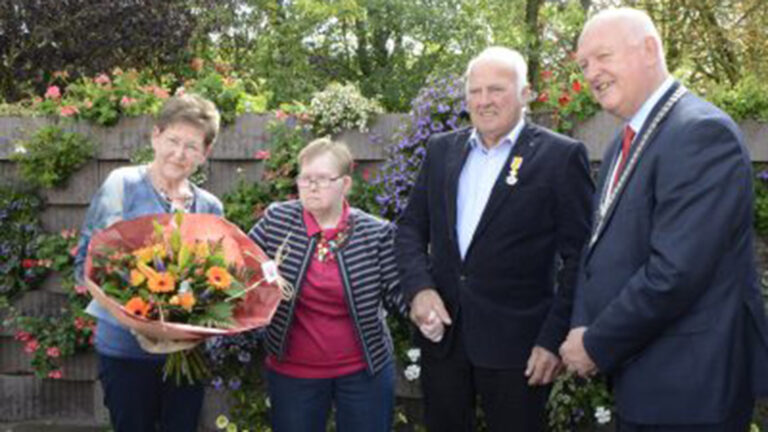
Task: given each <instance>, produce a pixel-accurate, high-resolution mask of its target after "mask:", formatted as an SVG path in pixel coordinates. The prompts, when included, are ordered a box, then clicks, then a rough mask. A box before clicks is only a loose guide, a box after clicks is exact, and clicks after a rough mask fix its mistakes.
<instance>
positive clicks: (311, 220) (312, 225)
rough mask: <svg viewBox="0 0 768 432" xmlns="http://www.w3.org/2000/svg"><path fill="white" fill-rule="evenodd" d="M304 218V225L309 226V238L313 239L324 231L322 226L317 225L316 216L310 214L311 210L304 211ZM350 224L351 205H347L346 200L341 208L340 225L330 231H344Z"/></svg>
mask: <svg viewBox="0 0 768 432" xmlns="http://www.w3.org/2000/svg"><path fill="white" fill-rule="evenodd" d="M302 216H303V217H304V224H305V225H306V226H307V236H309V237H312V236H314V235H316V234H317V233H319V232H320V231H323V227H321V226H320V224H318V223H317V220H316V219H315V216H314V215H313V214H312V213H310V212H309V210H307V209H303V210H302ZM348 222H349V203H347V200H344V203H343V204H342V207H341V219H339V223H338V224H336V227H334V228H330V229H331V230H334V231H339V230H342V229H344V228H345V227H346V226H347V223H348ZM326 229H328V228H326Z"/></svg>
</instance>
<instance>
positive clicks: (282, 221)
mask: <svg viewBox="0 0 768 432" xmlns="http://www.w3.org/2000/svg"><path fill="white" fill-rule="evenodd" d="M302 212H303V208H302V206H301V203H300V202H299V201H297V200H293V201H286V202H282V203H274V204H272V205H270V206H269V207H268V208H267V210H266V212H265V213H264V216H263V217H262V218H261V220H259V221H258V222H257V223H256V225H255V226H254V227H253V228H252V229H251V231H250V232H249V233H248V235H249V236H250V237H251V239H253V240H254V241H255V242H256V243H257V244H258V245H259V246H260V247H261V248H262V249H263V250H264V251H265V252H266V253H267V255H269V256H271V257H274V256H275V254H276V252H277V250H278V248H280V246H281V245H282V244H283V243H284V242H285V243H286V244H287V247H286V248H285V251H287V252H286V253H285V256H284V257H282V258H283V259H282V261H281V263H280V274H281V275H282V276H283V277H284V278H285V279H287V280H288V281H289V282H290V283H291V284H292V285H293V286H294V287H295V289H296V292H295V293H294V295H293V296H292V297H291V299H289V300H283V301H281V302H280V305H279V306H278V308H277V312H275V315H274V316H273V317H272V321H271V322H270V324H269V326H267V331H266V343H265V346H266V348H267V351H268V352H269V353H271V354H274V355H275V356H277V357H278V359H280V358H281V357H282V355H283V351H284V350H285V341H286V339H287V336H288V329H289V328H290V326H291V322H292V320H293V313H294V308H295V305H296V299H297V298H298V296H299V295H300V294H301V288H302V285H303V284H304V277H305V276H306V274H307V268H308V267H309V263H310V261H311V257H312V255H313V254H314V253H315V248H316V246H317V236H313V237H308V236H307V227H306V226H305V225H304V218H303V217H302V214H303V213H302ZM349 218H350V225H351V226H352V231H351V233H350V235H349V238H348V240H347V241H346V242H345V244H344V246H342V247H341V249H340V250H338V251H336V261H337V262H338V265H339V273H340V274H341V279H342V283H343V285H344V295H345V297H346V300H347V305H348V306H349V309H350V316H351V317H352V321H353V324H354V326H355V332H356V333H357V336H358V337H359V341H360V342H361V346H362V348H363V354H364V355H365V360H366V363H367V366H368V372H369V373H371V374H375V373H377V372H378V371H379V370H381V368H382V367H384V366H385V365H387V364H388V363H389V362H390V361H392V358H393V357H392V354H393V345H392V337H391V335H390V333H389V328H388V327H387V323H386V320H385V317H386V315H385V312H384V308H383V306H384V305H386V306H388V309H389V310H390V311H392V312H395V313H397V314H400V315H401V316H407V312H408V307H407V305H406V303H405V301H404V299H403V295H402V292H401V290H400V280H399V275H398V273H397V263H396V262H395V249H394V247H395V246H394V236H395V225H394V224H392V223H390V222H387V221H384V220H381V219H378V218H376V217H374V216H371V215H369V214H367V213H365V212H363V211H362V210H359V209H356V208H350V212H349Z"/></svg>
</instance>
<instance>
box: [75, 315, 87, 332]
mask: <svg viewBox="0 0 768 432" xmlns="http://www.w3.org/2000/svg"><path fill="white" fill-rule="evenodd" d="M75 328H76V329H78V330H82V329H83V328H85V320H83V319H82V318H81V317H75Z"/></svg>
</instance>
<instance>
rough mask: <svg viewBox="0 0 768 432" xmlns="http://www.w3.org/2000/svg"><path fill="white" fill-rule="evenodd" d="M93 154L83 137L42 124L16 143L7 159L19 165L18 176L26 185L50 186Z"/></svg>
mask: <svg viewBox="0 0 768 432" xmlns="http://www.w3.org/2000/svg"><path fill="white" fill-rule="evenodd" d="M95 153H96V145H95V144H94V143H93V142H92V141H91V140H90V139H88V138H86V137H85V136H83V135H81V134H79V133H77V132H64V131H63V130H62V129H61V128H59V127H57V126H44V127H42V128H40V129H38V130H37V131H36V132H35V133H34V134H33V135H32V136H31V137H30V138H29V139H28V140H27V141H23V142H19V143H17V144H16V151H15V152H14V153H13V154H12V155H11V160H12V161H14V162H16V163H18V164H19V170H20V174H21V176H22V178H23V179H24V180H26V181H27V182H29V183H30V184H32V185H35V186H41V187H53V186H61V185H63V184H64V183H65V182H66V181H67V179H69V177H70V176H71V175H72V174H73V173H74V172H75V171H77V169H79V168H80V167H81V166H82V165H84V164H85V163H86V162H87V161H88V160H89V159H91V158H92V157H93V156H94V155H95Z"/></svg>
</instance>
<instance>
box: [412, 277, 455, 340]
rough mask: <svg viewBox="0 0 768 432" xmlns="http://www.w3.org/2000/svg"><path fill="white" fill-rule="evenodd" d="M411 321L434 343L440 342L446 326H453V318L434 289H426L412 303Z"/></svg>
mask: <svg viewBox="0 0 768 432" xmlns="http://www.w3.org/2000/svg"><path fill="white" fill-rule="evenodd" d="M411 321H413V323H414V324H416V326H417V327H419V330H420V331H421V334H423V335H424V337H426V338H427V339H429V340H431V341H432V342H440V340H441V339H442V338H443V333H445V326H446V325H451V322H452V321H451V317H450V316H449V315H448V311H446V310H445V305H444V304H443V300H442V299H441V298H440V294H438V293H437V291H435V290H434V289H433V288H428V289H425V290H423V291H421V292H419V293H418V294H416V297H414V298H413V301H411Z"/></svg>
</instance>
